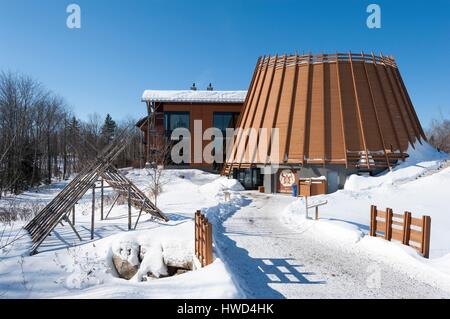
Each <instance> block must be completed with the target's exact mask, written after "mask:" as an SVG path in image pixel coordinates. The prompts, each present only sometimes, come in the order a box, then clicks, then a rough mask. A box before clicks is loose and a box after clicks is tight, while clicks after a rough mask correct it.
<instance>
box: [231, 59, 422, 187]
mask: <svg viewBox="0 0 450 319" xmlns="http://www.w3.org/2000/svg"><path fill="white" fill-rule="evenodd" d="M237 126H238V127H239V128H242V129H248V128H258V129H259V128H267V129H271V128H277V129H278V130H279V140H280V144H279V149H278V154H270V152H271V149H270V148H268V151H267V154H266V155H267V156H263V158H261V157H258V158H257V157H256V156H254V154H255V153H256V151H257V150H256V149H255V148H256V147H257V146H255V145H254V144H253V143H249V137H248V136H245V135H244V134H241V135H237V137H236V141H235V144H234V147H233V150H232V152H231V156H230V158H229V160H228V162H227V163H226V165H225V168H224V170H223V174H226V175H228V176H234V177H235V178H238V179H240V180H243V181H244V182H245V181H246V182H245V183H247V184H249V185H250V186H251V187H255V186H257V185H262V184H263V185H264V187H265V190H266V192H275V191H289V187H287V188H286V187H285V186H289V185H284V186H283V185H280V181H281V180H283V181H286V180H298V179H299V178H309V177H320V176H325V177H326V178H327V183H328V190H329V191H331V192H332V191H335V190H337V189H338V188H340V187H342V186H343V185H344V183H345V180H346V177H347V175H349V174H353V173H366V174H373V173H377V172H380V171H382V170H385V169H389V168H391V167H393V166H395V165H396V164H397V163H398V162H399V161H402V160H405V158H407V157H408V154H407V150H408V149H409V148H410V147H414V145H415V143H421V141H423V140H425V134H424V132H423V129H422V127H421V125H420V122H419V119H418V117H417V115H416V112H415V111H414V107H413V105H412V103H411V100H410V97H409V95H408V92H407V90H406V87H405V85H404V83H403V80H402V77H401V75H400V72H399V69H398V67H397V64H396V62H395V60H394V59H393V58H392V57H387V56H383V55H380V56H375V55H374V54H352V53H338V54H320V55H283V56H278V55H276V56H267V57H262V58H259V60H258V62H257V66H256V69H255V72H254V75H253V79H252V82H251V85H250V89H249V91H248V95H247V97H246V100H245V104H244V109H243V113H242V115H241V117H240V120H239V123H238V125H237ZM258 139H262V137H261V136H258ZM239 148H242V149H243V150H244V152H239V151H238V150H239ZM242 154H246V155H248V154H250V156H242ZM273 155H277V156H273ZM269 158H270V161H269ZM275 158H277V159H275ZM275 165H278V167H279V169H278V172H277V174H273V175H269V174H266V175H264V176H262V175H261V173H260V172H261V171H260V170H261V169H262V168H264V167H267V166H275ZM289 174H291V178H288V177H289Z"/></svg>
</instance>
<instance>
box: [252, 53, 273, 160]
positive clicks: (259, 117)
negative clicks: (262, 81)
mask: <svg viewBox="0 0 450 319" xmlns="http://www.w3.org/2000/svg"><path fill="white" fill-rule="evenodd" d="M277 61H278V55H275V62H274V66H273V69H272V74H271V76H270V80H269V86H268V88H267V95H266V98H265V101H264V104H263V108H262V112H255V115H256V116H255V122H254V123H253V124H252V127H256V128H258V129H260V128H264V126H263V123H264V118H265V116H266V112H267V108H268V106H269V100H270V98H271V95H272V94H273V93H272V86H273V80H274V78H275V73H276V71H277V69H276V67H275V65H276V64H277ZM260 135H261V134H260V132H258V136H257V139H256V145H254V146H253V147H250V146H248V144H247V147H248V149H249V155H250V157H249V159H250V164H253V163H254V162H255V157H256V154H257V151H258V145H259V142H260ZM257 162H258V163H261V159H259V160H258V161H257Z"/></svg>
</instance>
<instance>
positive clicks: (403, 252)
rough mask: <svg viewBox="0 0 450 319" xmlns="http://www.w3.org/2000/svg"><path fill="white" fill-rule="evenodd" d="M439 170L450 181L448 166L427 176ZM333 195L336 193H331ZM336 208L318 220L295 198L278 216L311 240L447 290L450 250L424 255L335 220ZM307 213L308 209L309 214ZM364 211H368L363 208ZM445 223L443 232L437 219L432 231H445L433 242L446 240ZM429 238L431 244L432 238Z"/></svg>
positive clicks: (342, 209) (448, 288)
mask: <svg viewBox="0 0 450 319" xmlns="http://www.w3.org/2000/svg"><path fill="white" fill-rule="evenodd" d="M441 174H445V175H448V176H447V177H446V178H445V179H446V181H447V183H450V168H449V169H447V170H445V171H444V172H441V173H439V174H436V175H437V176H436V175H435V176H430V177H429V178H439V177H441V176H439V175H441ZM338 193H339V192H338ZM342 193H344V194H348V192H342V191H341V194H342ZM333 195H334V196H335V197H336V195H335V194H333ZM346 198H347V200H351V199H350V198H348V197H346ZM319 199H322V198H316V199H315V200H313V201H311V200H310V201H309V203H308V204H312V203H313V202H314V201H318V200H319ZM409 199H410V198H409ZM441 204H442V203H441ZM335 205H336V204H335ZM345 206H346V204H345V202H343V201H341V203H340V206H339V205H338V206H335V207H339V209H340V210H341V212H344V209H345V208H344V207H345ZM325 207H326V206H325ZM339 209H338V210H337V211H335V213H334V214H333V216H335V217H321V219H319V220H318V221H314V220H310V219H306V218H305V203H304V200H303V199H297V200H295V201H294V202H293V203H291V204H290V205H289V206H288V207H287V208H286V209H285V210H284V211H283V212H282V214H281V220H282V221H284V223H285V224H286V225H288V226H289V227H291V228H293V229H296V230H298V231H299V232H301V233H302V234H304V235H305V236H307V238H310V239H311V240H315V241H318V242H322V243H323V244H325V245H327V246H333V247H335V248H336V249H341V250H347V251H353V252H357V253H359V254H361V255H362V256H368V257H370V258H371V259H373V260H376V261H378V262H382V263H384V264H387V265H389V266H390V267H392V268H393V269H395V270H398V271H401V272H404V273H406V274H408V275H409V276H411V277H413V278H415V279H417V280H420V281H422V282H425V283H427V284H430V285H432V286H433V287H437V288H439V289H443V290H446V291H450V253H449V254H446V255H444V256H442V257H440V258H435V259H425V258H423V257H422V256H421V255H420V254H419V253H418V252H417V251H416V250H415V249H413V248H412V247H409V246H405V245H402V244H401V243H398V242H395V241H386V240H384V239H382V238H377V237H371V236H369V235H367V234H366V233H367V230H365V229H362V228H361V227H362V226H363V225H360V226H358V224H357V223H350V222H349V220H348V219H347V220H345V219H341V220H336V219H335V218H338V217H337V216H339V217H340V218H342V217H343V215H342V214H341V213H340V211H339ZM311 213H312V212H310V213H309V214H310V216H311ZM368 214H369V212H368V211H367V215H368ZM445 214H446V213H445ZM446 215H447V214H446ZM321 216H323V214H321ZM325 216H330V214H329V213H328V214H325ZM344 216H345V215H344ZM344 218H345V217H344ZM445 225H446V226H445V227H444V229H445V233H444V232H441V231H440V229H439V226H440V224H439V223H437V226H438V227H437V228H438V229H437V232H436V233H437V234H438V236H439V237H441V236H442V235H444V234H445V238H446V239H445V240H444V239H443V238H439V239H438V240H436V241H438V242H437V243H436V242H434V243H435V244H438V245H439V244H441V245H442V243H444V244H445V242H449V236H448V228H449V226H448V225H450V223H449V222H447V223H446V224H445ZM435 228H436V227H435ZM432 229H433V226H432ZM432 234H433V230H432ZM432 238H433V237H432ZM431 242H432V245H433V239H432V241H431ZM438 247H439V246H438Z"/></svg>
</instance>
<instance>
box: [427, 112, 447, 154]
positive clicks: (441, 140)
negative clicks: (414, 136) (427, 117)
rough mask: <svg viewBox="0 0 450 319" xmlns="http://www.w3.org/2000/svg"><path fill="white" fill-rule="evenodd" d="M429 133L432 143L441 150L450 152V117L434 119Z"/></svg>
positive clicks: (429, 139)
mask: <svg viewBox="0 0 450 319" xmlns="http://www.w3.org/2000/svg"><path fill="white" fill-rule="evenodd" d="M427 135H428V141H429V142H430V144H431V145H433V146H434V147H436V148H437V149H439V150H441V151H444V152H446V153H450V119H445V118H444V117H443V116H441V118H440V119H437V120H436V119H435V120H433V121H432V124H431V128H430V129H429V130H428V132H427Z"/></svg>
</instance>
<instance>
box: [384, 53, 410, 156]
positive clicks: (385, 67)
mask: <svg viewBox="0 0 450 319" xmlns="http://www.w3.org/2000/svg"><path fill="white" fill-rule="evenodd" d="M380 55H381V56H383V54H382V53H380ZM383 66H384V72H385V73H386V78H387V79H388V81H387V82H388V83H389V87H390V89H391V91H392V95H393V96H394V101H395V106H396V107H397V111H398V113H399V116H400V119H401V122H402V124H403V128H404V130H405V132H406V135H407V136H408V141H409V143H410V144H411V146H412V147H413V148H414V143H413V141H412V140H411V136H410V134H409V130H408V126H407V125H406V122H405V118H404V117H403V112H402V110H401V108H400V104H399V103H398V99H397V95H395V91H394V86H393V85H392V80H391V77H390V76H389V72H388V67H387V65H386V64H385V63H384V62H383ZM400 151H401V152H403V151H402V150H401V149H400Z"/></svg>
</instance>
